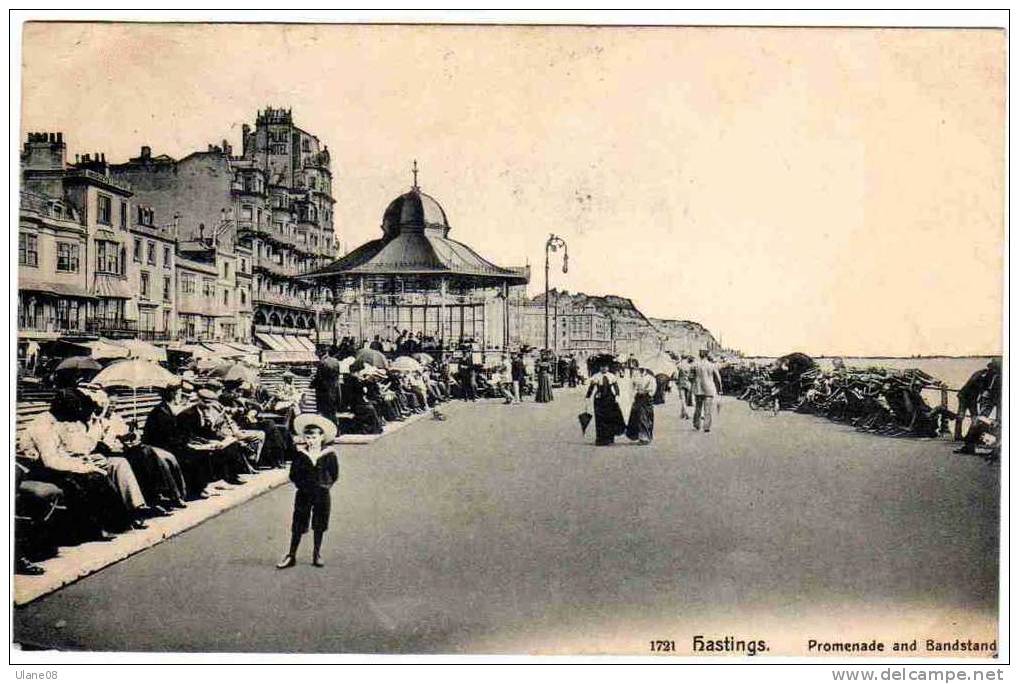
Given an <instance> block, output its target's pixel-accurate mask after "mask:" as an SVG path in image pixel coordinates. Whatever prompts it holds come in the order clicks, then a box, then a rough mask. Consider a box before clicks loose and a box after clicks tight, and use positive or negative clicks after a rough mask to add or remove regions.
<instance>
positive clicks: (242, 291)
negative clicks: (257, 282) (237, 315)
mask: <svg viewBox="0 0 1019 684" xmlns="http://www.w3.org/2000/svg"><path fill="white" fill-rule="evenodd" d="M239 292H240V293H241V306H244V305H245V304H247V303H248V296H247V294H245V291H244V290H240V291H239Z"/></svg>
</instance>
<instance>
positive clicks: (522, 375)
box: [510, 352, 527, 403]
mask: <svg viewBox="0 0 1019 684" xmlns="http://www.w3.org/2000/svg"><path fill="white" fill-rule="evenodd" d="M510 370H511V375H512V378H513V398H514V399H516V400H517V403H520V397H521V396H522V395H523V392H524V382H525V381H526V379H527V369H526V368H524V359H523V357H522V356H521V354H520V353H519V352H517V353H516V354H514V355H513V363H512V364H511V369H510Z"/></svg>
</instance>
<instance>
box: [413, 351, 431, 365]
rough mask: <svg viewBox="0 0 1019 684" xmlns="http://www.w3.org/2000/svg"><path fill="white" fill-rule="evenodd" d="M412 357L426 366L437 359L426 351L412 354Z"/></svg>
mask: <svg viewBox="0 0 1019 684" xmlns="http://www.w3.org/2000/svg"><path fill="white" fill-rule="evenodd" d="M411 357H412V358H414V359H415V360H416V361H417V362H418V363H421V364H424V365H425V366H427V365H428V364H430V363H433V362H434V361H435V359H433V358H432V355H431V354H426V353H425V352H417V353H416V354H411Z"/></svg>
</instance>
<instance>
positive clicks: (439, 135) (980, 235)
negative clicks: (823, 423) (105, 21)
mask: <svg viewBox="0 0 1019 684" xmlns="http://www.w3.org/2000/svg"><path fill="white" fill-rule="evenodd" d="M1004 59H1005V53H1004V36H1003V34H1002V33H1000V32H994V31H978V30H967V31H948V30H927V31H903V30H897V31H891V30H886V31H882V30H860V29H855V30H822V29H815V30H798V29H697V28H694V29H662V28H648V29H620V28H593V29H591V28H541V27H532V28H511V27H503V28H469V27H435V28H429V27H416V28H411V27H343V26H289V27H286V26H279V25H267V26H237V25H230V26H226V25H223V26H185V25H172V26H153V25H87V24H66V25H52V24H51V25H44V24H29V25H26V28H25V33H24V71H23V82H22V92H23V106H22V116H23V118H22V131H23V132H24V131H63V132H64V136H65V139H66V140H67V141H68V143H69V150H68V151H69V153H70V155H71V157H72V159H73V155H74V154H75V153H76V152H77V153H83V152H92V151H104V152H105V153H106V157H107V159H108V160H111V161H122V160H124V159H126V158H127V157H128V156H134V155H136V154H137V153H138V149H139V147H140V146H141V145H150V146H151V147H152V149H153V154H160V153H166V154H170V155H172V156H174V157H181V156H184V155H186V154H187V153H189V152H190V151H193V150H196V149H204V148H205V146H206V145H207V144H208V143H211V142H216V143H218V142H219V141H220V140H221V139H223V138H227V139H228V140H229V141H230V142H231V143H233V144H234V145H235V147H236V148H238V150H239V148H240V129H241V125H242V124H243V123H250V124H254V118H255V113H256V110H258V109H260V108H263V107H265V106H266V105H270V104H271V105H275V106H287V107H291V108H292V109H293V112H294V116H295V119H296V121H297V123H298V125H300V126H301V127H302V128H304V129H305V130H308V131H310V132H312V133H314V134H315V135H317V136H318V137H319V138H320V139H321V140H322V141H323V143H325V144H327V145H328V146H329V149H330V151H331V152H332V159H333V172H334V179H335V181H334V193H333V194H334V196H335V197H336V199H337V200H338V204H337V206H336V224H337V226H338V230H339V239H340V241H341V243H344V244H346V246H347V248H348V249H353V248H354V247H356V246H357V245H358V244H360V243H361V242H364V241H366V240H369V239H373V238H375V237H377V236H378V235H379V224H380V222H381V217H382V212H383V210H384V209H385V206H386V204H387V203H388V202H389V201H390V200H391V199H392V198H394V197H395V196H397V195H398V194H400V193H402V192H404V191H406V190H407V189H408V187H409V186H410V182H411V176H410V166H411V161H412V160H413V159H417V160H418V164H419V166H420V168H421V176H420V182H421V187H422V189H423V190H424V191H425V192H428V193H429V194H431V195H433V196H434V197H436V198H437V199H438V200H439V202H440V203H441V204H442V205H443V207H444V208H445V210H446V213H447V215H448V216H449V220H450V223H451V225H452V228H453V229H452V232H451V237H453V238H455V239H458V240H460V241H462V242H466V243H467V244H469V245H471V246H473V247H474V248H475V249H477V250H478V251H479V252H480V253H481V254H482V255H483V256H485V257H487V258H488V259H490V260H491V261H494V262H496V263H499V264H502V265H522V264H524V263H525V262H528V261H529V262H530V264H531V266H532V282H531V286H530V287H531V290H532V291H533V292H538V291H539V290H540V289H541V288H542V287H543V282H542V264H543V259H544V242H545V239H546V238H547V237H548V234H549V233H553V232H554V233H556V234H558V235H560V236H561V237H563V238H564V239H565V240H566V241H567V242H568V244H569V252H570V272H569V274H567V275H565V276H564V275H563V274H562V272H561V270H559V269H558V268H557V269H556V270H555V271H553V281H552V283H553V286H556V287H562V288H566V289H568V290H570V291H583V292H587V293H591V294H604V293H615V294H620V295H624V296H628V297H631V298H632V299H633V300H634V302H635V303H636V304H637V305H638V307H639V308H640V309H641V310H642V311H643V312H644V313H645V314H647V315H649V316H657V317H669V318H686V319H692V320H696V321H699V322H701V323H703V324H704V325H706V326H707V327H708V328H709V329H711V330H712V331H713V332H714V333H715V334H716V335H719V334H720V335H721V337H722V342H723V343H724V344H725V345H726V346H734V347H737V348H740V349H742V350H744V351H746V352H748V353H759V354H781V353H786V352H788V351H792V350H802V351H806V352H808V353H813V354H821V353H829V354H831V353H841V354H847V355H856V354H866V355H880V354H890V355H908V354H936V353H947V354H968V353H998V352H1000V349H1001V339H1000V338H1001V301H1002V300H1001V285H1000V283H1001V277H1002V276H1001V273H1002V271H1001V268H1002V239H1003V230H1004V228H1003V201H1004V200H1003V188H1004V97H1005V90H1004V83H1005V81H1004V64H1005V62H1004ZM557 265H558V264H557Z"/></svg>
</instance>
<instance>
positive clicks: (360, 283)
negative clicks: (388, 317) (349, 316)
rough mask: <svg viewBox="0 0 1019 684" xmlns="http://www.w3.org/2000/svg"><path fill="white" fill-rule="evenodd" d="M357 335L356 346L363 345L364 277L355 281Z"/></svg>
mask: <svg viewBox="0 0 1019 684" xmlns="http://www.w3.org/2000/svg"><path fill="white" fill-rule="evenodd" d="M357 334H358V338H359V339H358V345H361V344H362V343H364V276H361V277H359V278H358V279H357Z"/></svg>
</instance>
